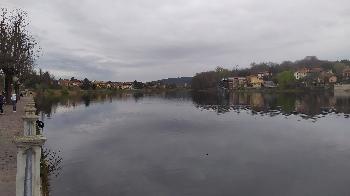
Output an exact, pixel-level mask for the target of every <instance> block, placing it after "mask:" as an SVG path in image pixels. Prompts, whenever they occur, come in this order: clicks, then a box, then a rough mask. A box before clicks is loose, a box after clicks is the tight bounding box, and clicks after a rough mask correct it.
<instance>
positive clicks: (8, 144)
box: [0, 98, 28, 196]
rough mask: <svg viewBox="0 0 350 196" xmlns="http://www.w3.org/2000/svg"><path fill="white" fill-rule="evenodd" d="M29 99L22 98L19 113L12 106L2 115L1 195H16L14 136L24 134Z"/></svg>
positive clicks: (6, 108) (0, 129) (18, 108)
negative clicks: (24, 119)
mask: <svg viewBox="0 0 350 196" xmlns="http://www.w3.org/2000/svg"><path fill="white" fill-rule="evenodd" d="M27 101H28V98H22V99H21V101H19V102H18V104H17V112H16V113H14V112H12V106H9V105H6V106H5V114H4V115H0V195H1V196H15V195H16V164H17V163H16V158H17V149H16V146H15V144H14V143H13V142H12V141H13V137H14V136H18V135H19V134H21V133H22V129H23V120H22V116H23V115H24V105H25V103H26V102H27Z"/></svg>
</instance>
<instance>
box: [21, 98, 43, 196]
mask: <svg viewBox="0 0 350 196" xmlns="http://www.w3.org/2000/svg"><path fill="white" fill-rule="evenodd" d="M35 113H36V109H35V102H34V100H33V98H30V100H29V101H28V102H27V104H26V106H25V115H24V116H23V124H24V125H23V135H22V136H19V137H15V138H14V142H15V144H16V146H17V175H16V196H40V195H41V180H40V159H41V147H42V145H43V144H44V143H45V141H46V138H45V137H44V136H43V135H42V132H41V131H37V126H36V122H37V120H38V119H39V116H37V115H36V114H35Z"/></svg>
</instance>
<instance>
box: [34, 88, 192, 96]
mask: <svg viewBox="0 0 350 196" xmlns="http://www.w3.org/2000/svg"><path fill="white" fill-rule="evenodd" d="M176 91H187V92H188V91H192V90H191V89H185V88H174V89H125V90H120V89H116V90H110V89H99V90H81V89H45V90H36V91H35V90H34V92H35V94H40V95H43V96H45V97H62V96H66V97H74V96H86V95H106V94H107V95H108V94H111V95H112V94H119V93H162V92H176Z"/></svg>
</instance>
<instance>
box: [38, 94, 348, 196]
mask: <svg viewBox="0 0 350 196" xmlns="http://www.w3.org/2000/svg"><path fill="white" fill-rule="evenodd" d="M38 103H39V108H40V109H41V110H42V118H43V119H44V121H45V123H46V127H45V130H44V131H45V135H46V136H47V138H48V140H47V143H46V148H48V149H51V150H53V151H56V152H58V151H59V152H58V154H59V156H60V157H62V158H63V162H62V163H61V166H62V169H61V170H60V175H59V176H58V177H54V176H51V190H52V191H51V195H53V196H63V195H64V196H77V195H84V196H90V195H91V196H92V195H94V196H95V195H126V196H129V195H142V196H148V195H149V196H157V195H159V196H168V195H169V196H179V195H189V196H190V195H196V196H197V195H198V196H207V195H208V196H209V195H210V196H212V195H220V196H221V195H227V196H232V195H239V196H281V195H283V196H311V195H315V196H316V195H317V196H348V195H350V186H349V183H350V126H349V125H350V119H349V113H350V96H347V95H333V94H332V93H329V94H326V93H319V94H312V93H310V94H261V93H250V94H244V93H243V94H230V95H221V94H220V95H218V94H191V93H163V94H140V93H139V94H119V95H114V96H85V97H82V98H76V99H61V100H41V101H39V102H38Z"/></svg>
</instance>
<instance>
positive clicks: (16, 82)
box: [12, 76, 19, 99]
mask: <svg viewBox="0 0 350 196" xmlns="http://www.w3.org/2000/svg"><path fill="white" fill-rule="evenodd" d="M18 80H19V78H18V77H17V76H13V78H12V81H13V89H14V90H15V94H16V97H17V99H19V96H18V94H19V92H18V91H19V87H18Z"/></svg>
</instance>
